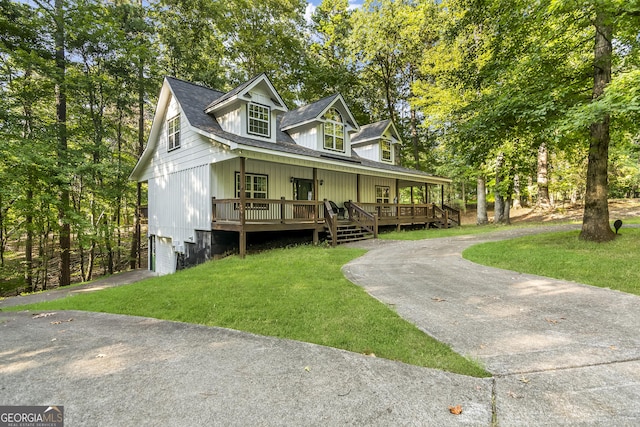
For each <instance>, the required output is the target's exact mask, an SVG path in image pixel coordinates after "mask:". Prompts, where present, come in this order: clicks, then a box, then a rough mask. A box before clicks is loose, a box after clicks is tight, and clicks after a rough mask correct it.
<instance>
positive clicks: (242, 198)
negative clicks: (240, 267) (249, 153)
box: [239, 157, 247, 258]
mask: <svg viewBox="0 0 640 427" xmlns="http://www.w3.org/2000/svg"><path fill="white" fill-rule="evenodd" d="M245 174H246V170H245V158H244V157H240V233H239V239H240V242H239V246H240V258H244V256H245V255H246V253H247V232H246V231H245V229H244V225H245V222H246V220H245V209H246V204H247V203H246V200H247V194H246V192H247V188H246V187H247V184H246V178H245Z"/></svg>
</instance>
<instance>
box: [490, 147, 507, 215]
mask: <svg viewBox="0 0 640 427" xmlns="http://www.w3.org/2000/svg"><path fill="white" fill-rule="evenodd" d="M503 165H504V154H502V153H500V154H499V155H498V161H497V162H496V188H495V191H494V193H495V204H494V212H493V222H494V224H503V223H505V208H504V207H505V200H504V197H503V195H502V192H501V188H500V187H501V184H502V167H503ZM507 222H508V221H507Z"/></svg>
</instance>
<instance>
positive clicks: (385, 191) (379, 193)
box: [376, 185, 391, 204]
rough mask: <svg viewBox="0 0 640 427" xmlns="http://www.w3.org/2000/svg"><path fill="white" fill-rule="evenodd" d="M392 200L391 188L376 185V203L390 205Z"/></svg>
mask: <svg viewBox="0 0 640 427" xmlns="http://www.w3.org/2000/svg"><path fill="white" fill-rule="evenodd" d="M390 200H391V188H390V187H389V186H388V185H376V203H386V204H389V203H390Z"/></svg>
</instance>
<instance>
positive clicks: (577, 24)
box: [0, 0, 640, 290]
mask: <svg viewBox="0 0 640 427" xmlns="http://www.w3.org/2000/svg"><path fill="white" fill-rule="evenodd" d="M639 33H640V1H639V0H584V1H577V0H441V1H437V0H431V1H426V0H375V1H369V0H368V1H365V2H364V3H363V4H362V5H359V6H358V7H350V6H349V3H348V0H324V1H322V2H321V3H320V4H318V5H317V6H316V7H310V5H308V4H307V3H306V1H304V0H261V1H253V0H148V1H147V0H144V1H143V0H137V1H127V0H114V1H105V0H102V1H99V0H28V1H21V2H17V1H9V0H0V96H1V98H0V99H1V100H2V108H0V284H1V283H4V284H7V283H9V284H11V286H13V287H18V286H21V287H22V289H24V290H35V289H46V288H47V287H51V286H54V285H67V284H69V283H71V282H77V281H86V280H90V279H91V278H92V277H94V276H95V275H98V274H111V273H114V272H117V271H120V270H124V269H128V268H135V267H137V266H140V265H141V264H142V263H143V260H142V259H141V258H142V257H141V253H142V252H141V244H140V241H141V240H143V241H144V237H142V238H141V234H142V231H141V226H140V213H141V209H142V207H143V206H144V205H145V192H144V191H145V189H144V186H142V185H140V184H137V183H134V182H130V181H129V180H128V176H129V174H130V172H131V170H132V168H133V166H134V165H135V163H136V161H137V158H138V157H139V156H140V154H141V152H142V150H143V149H144V146H145V143H146V138H147V132H148V129H149V127H150V124H151V119H152V117H153V113H154V110H153V108H154V105H155V102H156V96H157V94H158V92H159V89H160V85H161V84H162V79H163V76H165V75H171V76H175V77H177V78H180V79H184V80H187V81H190V82H194V83H198V84H202V85H205V86H208V87H211V88H215V89H218V90H222V91H226V90H230V89H231V88H233V87H235V86H237V85H238V84H240V83H242V82H244V81H246V80H248V79H249V78H251V77H253V76H255V75H257V74H259V73H262V72H266V73H267V75H268V76H269V78H270V79H271V80H272V82H273V84H274V86H275V87H276V88H277V89H278V91H279V92H280V94H281V95H282V97H283V99H284V100H285V101H286V103H287V105H288V107H289V108H290V109H292V108H295V107H296V106H298V105H301V104H304V103H308V102H311V101H315V100H317V99H319V98H321V97H324V96H326V95H330V94H334V93H337V92H339V93H341V94H342V95H343V96H344V98H345V99H346V101H347V103H348V105H349V106H350V107H351V109H352V110H353V112H354V115H355V116H356V118H357V119H358V121H359V122H360V123H370V122H373V121H376V120H381V119H387V118H390V119H392V120H393V121H394V123H395V124H396V126H397V128H398V129H399V130H400V132H401V133H402V136H403V139H404V145H403V147H402V151H401V153H400V163H401V164H402V165H403V166H406V167H411V168H416V169H420V170H423V171H426V172H431V173H435V174H438V175H443V176H447V177H450V178H452V179H453V185H452V186H451V188H450V189H449V192H448V194H447V199H448V200H447V201H448V202H449V203H452V204H457V205H458V206H460V207H464V206H466V204H467V203H469V202H473V203H477V206H478V223H483V222H487V220H488V218H487V212H486V203H487V202H489V203H491V202H493V203H495V205H494V206H495V221H496V222H508V221H509V215H510V213H509V209H510V207H511V206H514V205H515V206H517V205H519V204H528V205H535V206H539V207H541V208H545V207H548V206H551V205H553V204H554V203H560V202H566V201H569V202H571V203H577V202H582V203H584V205H585V217H584V223H583V232H582V237H584V238H587V239H590V240H596V241H602V240H607V239H609V238H611V234H612V233H611V230H610V227H609V225H608V211H606V200H607V198H608V197H612V198H614V197H637V196H638V194H639V193H640V164H639V162H640V139H639V137H640V133H639V130H640V120H639V118H640V117H639V114H640V68H639V65H640V62H639V61H640V55H639V50H638V47H639V46H638V44H639V42H640V39H639ZM603 200H604V204H603ZM590 215H591V216H590ZM8 260H11V261H14V262H8ZM16 260H17V261H19V262H15V261H16ZM54 260H55V261H54Z"/></svg>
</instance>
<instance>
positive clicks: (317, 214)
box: [311, 168, 320, 245]
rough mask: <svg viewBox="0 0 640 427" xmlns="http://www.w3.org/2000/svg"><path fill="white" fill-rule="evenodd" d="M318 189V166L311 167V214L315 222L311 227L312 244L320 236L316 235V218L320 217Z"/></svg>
mask: <svg viewBox="0 0 640 427" xmlns="http://www.w3.org/2000/svg"><path fill="white" fill-rule="evenodd" d="M318 191H320V186H319V185H318V168H313V211H312V212H311V215H313V223H314V224H315V227H314V228H313V244H314V245H317V244H318V243H319V242H320V236H319V235H318V218H319V217H320V212H318V200H319V199H318Z"/></svg>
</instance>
